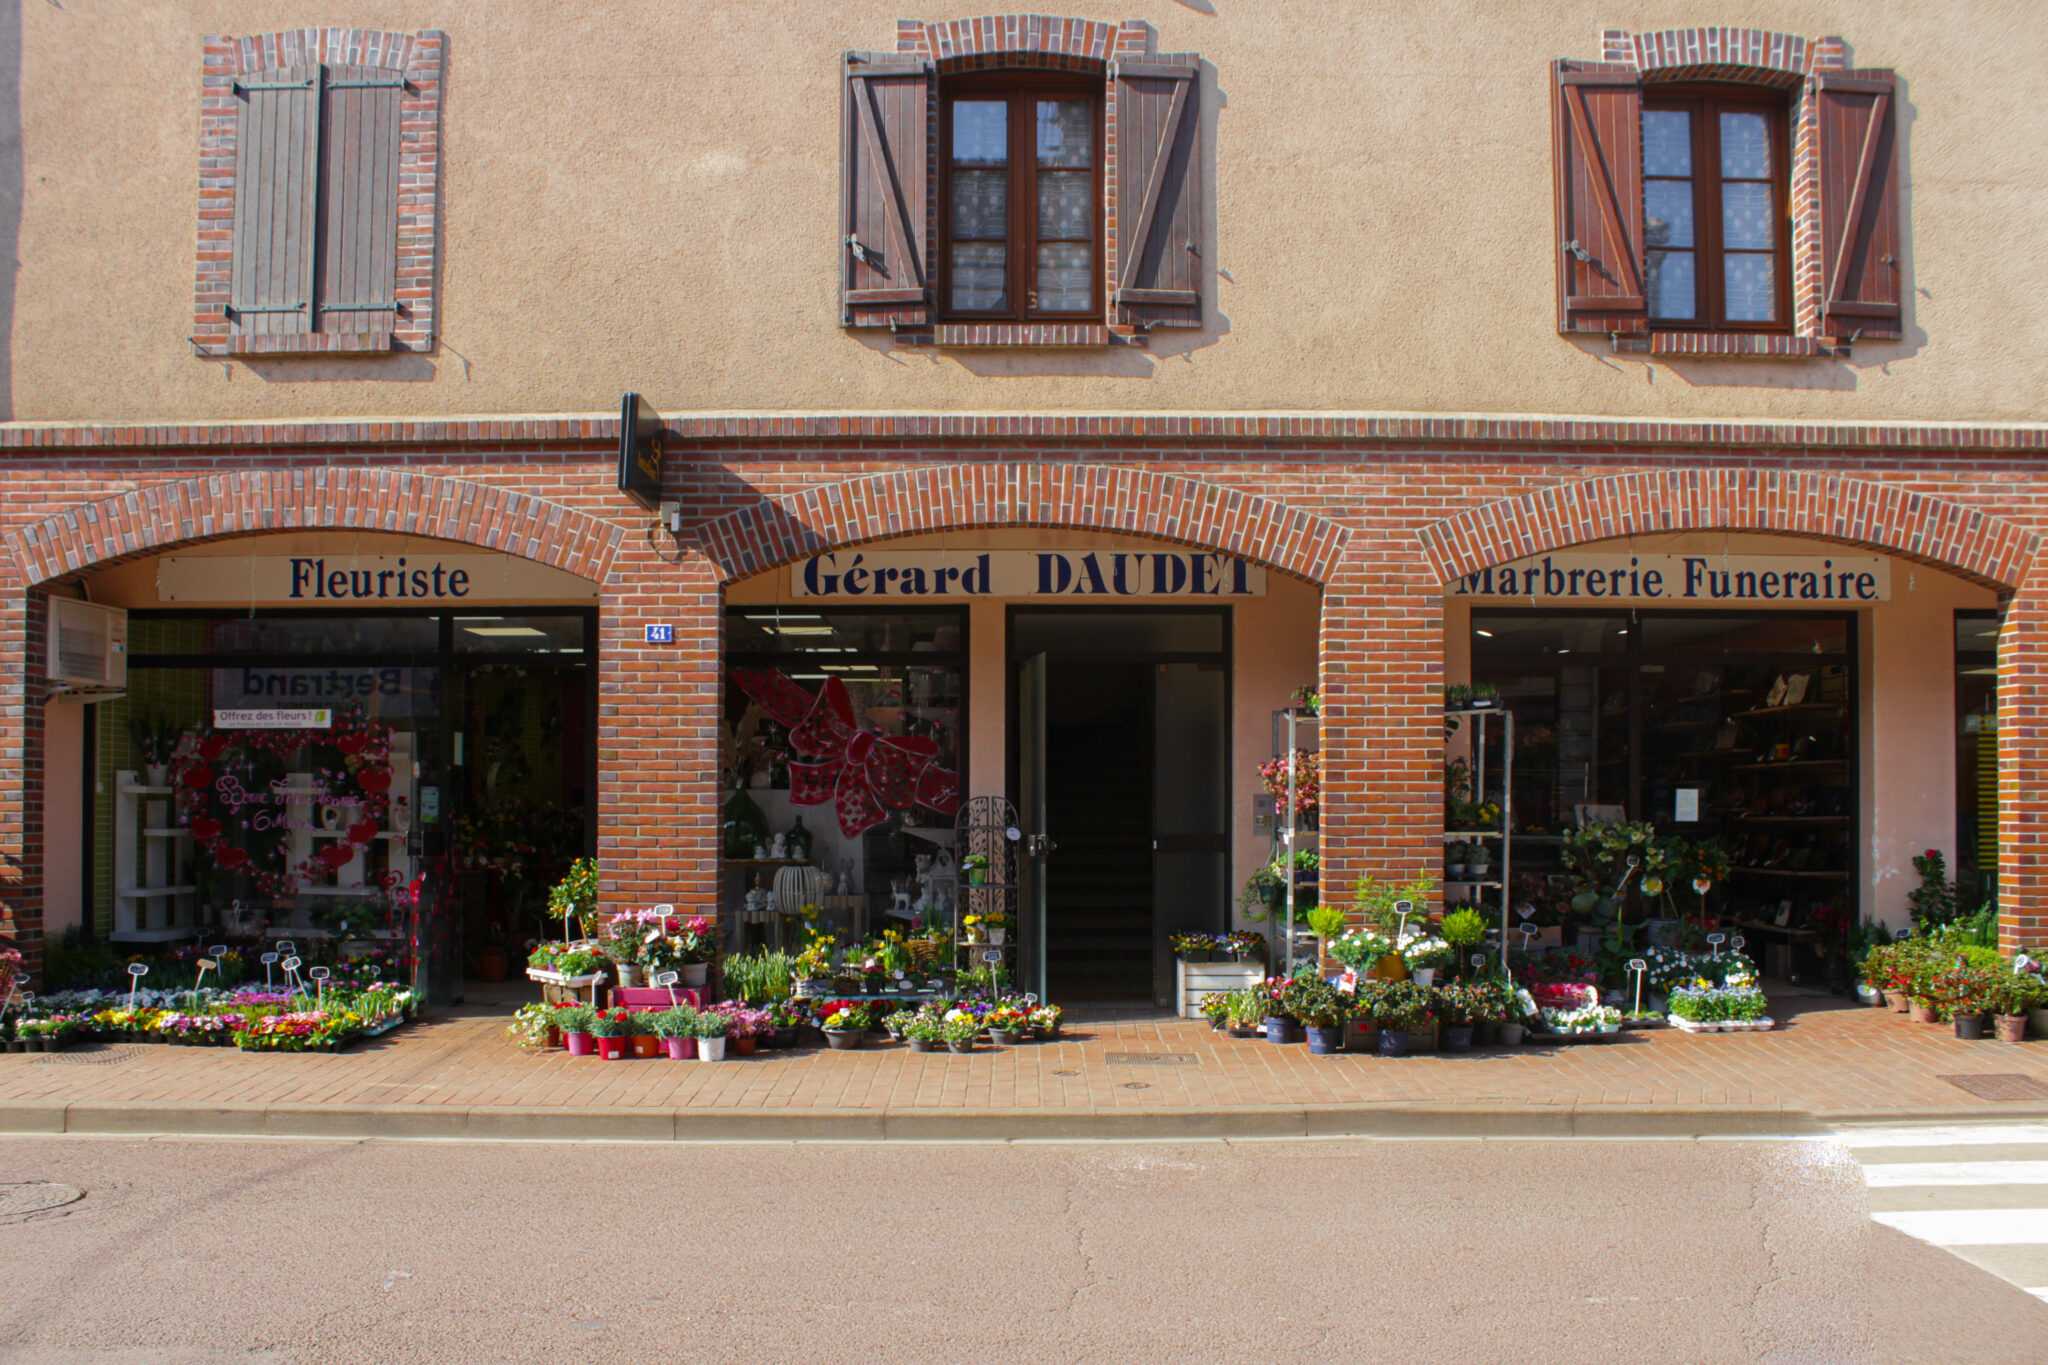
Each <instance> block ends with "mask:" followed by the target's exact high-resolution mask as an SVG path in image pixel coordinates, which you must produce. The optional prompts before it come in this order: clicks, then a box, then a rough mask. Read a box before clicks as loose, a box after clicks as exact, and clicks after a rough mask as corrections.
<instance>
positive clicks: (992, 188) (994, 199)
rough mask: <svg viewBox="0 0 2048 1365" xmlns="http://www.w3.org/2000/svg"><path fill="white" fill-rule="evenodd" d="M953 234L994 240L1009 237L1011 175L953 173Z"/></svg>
mask: <svg viewBox="0 0 2048 1365" xmlns="http://www.w3.org/2000/svg"><path fill="white" fill-rule="evenodd" d="M952 183H953V235H954V236H955V237H967V238H976V237H979V238H993V239H995V240H996V241H1001V240H1002V239H1003V238H1005V237H1007V236H1009V235H1010V173H1009V172H1008V171H955V172H953V182H952Z"/></svg>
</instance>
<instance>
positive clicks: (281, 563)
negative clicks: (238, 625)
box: [156, 551, 596, 607]
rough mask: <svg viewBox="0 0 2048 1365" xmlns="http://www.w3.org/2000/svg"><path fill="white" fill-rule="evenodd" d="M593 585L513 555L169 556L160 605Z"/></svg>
mask: <svg viewBox="0 0 2048 1365" xmlns="http://www.w3.org/2000/svg"><path fill="white" fill-rule="evenodd" d="M595 588H596V585H595V584H590V583H585V582H582V581H580V580H574V579H571V577H570V576H569V575H568V574H565V573H563V572H562V571H561V570H559V569H553V568H550V567H548V566H547V565H545V564H539V563H536V562H534V561H533V560H530V559H522V558H520V557H519V556H517V555H493V554H468V555H437V554H434V553H432V552H431V551H430V552H427V553H424V554H402V555H357V554H348V553H345V552H343V553H336V554H306V555H171V556H169V557H167V558H165V559H163V560H161V561H159V562H158V564H157V570H156V595H157V600H158V601H160V602H260V603H273V604H276V605H280V606H336V605H341V604H351V605H355V604H361V605H371V606H380V607H397V606H414V605H428V604H433V603H457V602H466V601H469V600H471V599H480V600H483V601H516V600H519V599H522V598H524V599H531V600H546V599H550V598H561V597H563V596H580V595H593V596H594V595H595Z"/></svg>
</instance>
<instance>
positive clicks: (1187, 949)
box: [1166, 934, 1216, 962]
mask: <svg viewBox="0 0 2048 1365" xmlns="http://www.w3.org/2000/svg"><path fill="white" fill-rule="evenodd" d="M1166 946H1167V947H1169V948H1171V949H1173V955H1174V956H1175V957H1177V958H1179V959H1180V960H1181V961H1182V962H1209V961H1212V960H1214V958H1215V956H1216V936H1215V935H1214V934H1168V935H1167V936H1166Z"/></svg>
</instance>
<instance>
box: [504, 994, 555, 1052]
mask: <svg viewBox="0 0 2048 1365" xmlns="http://www.w3.org/2000/svg"><path fill="white" fill-rule="evenodd" d="M505 1036H506V1037H508V1038H510V1039H511V1040H512V1041H513V1042H514V1043H516V1044H518V1045H519V1050H520V1051H522V1052H546V1051H547V1050H549V1049H550V1048H557V1047H560V1046H561V1045H562V1031H561V1028H560V1027H559V1025H558V1023H557V1020H556V1013H555V1007H554V1006H553V1005H544V1004H541V1003H540V1002H539V1001H534V1002H532V1003H530V1004H525V1005H521V1006H520V1007H519V1008H518V1009H516V1010H514V1011H512V1022H511V1023H510V1024H509V1025H507V1026H506V1028H505Z"/></svg>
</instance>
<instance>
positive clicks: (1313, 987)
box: [1284, 976, 1351, 1056]
mask: <svg viewBox="0 0 2048 1365" xmlns="http://www.w3.org/2000/svg"><path fill="white" fill-rule="evenodd" d="M1284 997H1285V1003H1286V1006H1287V1013H1288V1014H1289V1015H1290V1016H1292V1017H1293V1018H1295V1019H1299V1020H1300V1021H1301V1022H1302V1024H1303V1025H1304V1026H1305V1027H1306V1028H1307V1029H1308V1050H1309V1051H1310V1052H1311V1053H1314V1054H1316V1055H1317V1056H1327V1055H1328V1054H1330V1053H1332V1052H1336V1051H1338V1050H1339V1049H1341V1048H1342V1047H1343V1046H1344V1021H1345V1019H1347V1018H1348V1017H1350V1014H1351V1001H1350V999H1349V998H1348V997H1347V996H1345V995H1344V994H1343V993H1342V992H1341V991H1339V990H1338V989H1337V988H1336V987H1335V986H1332V985H1331V984H1330V983H1329V982H1327V981H1325V980H1323V979H1322V978H1321V977H1320V976H1300V977H1296V978H1295V979H1294V980H1292V981H1290V982H1288V983H1287V988H1286V991H1285V992H1284Z"/></svg>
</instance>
